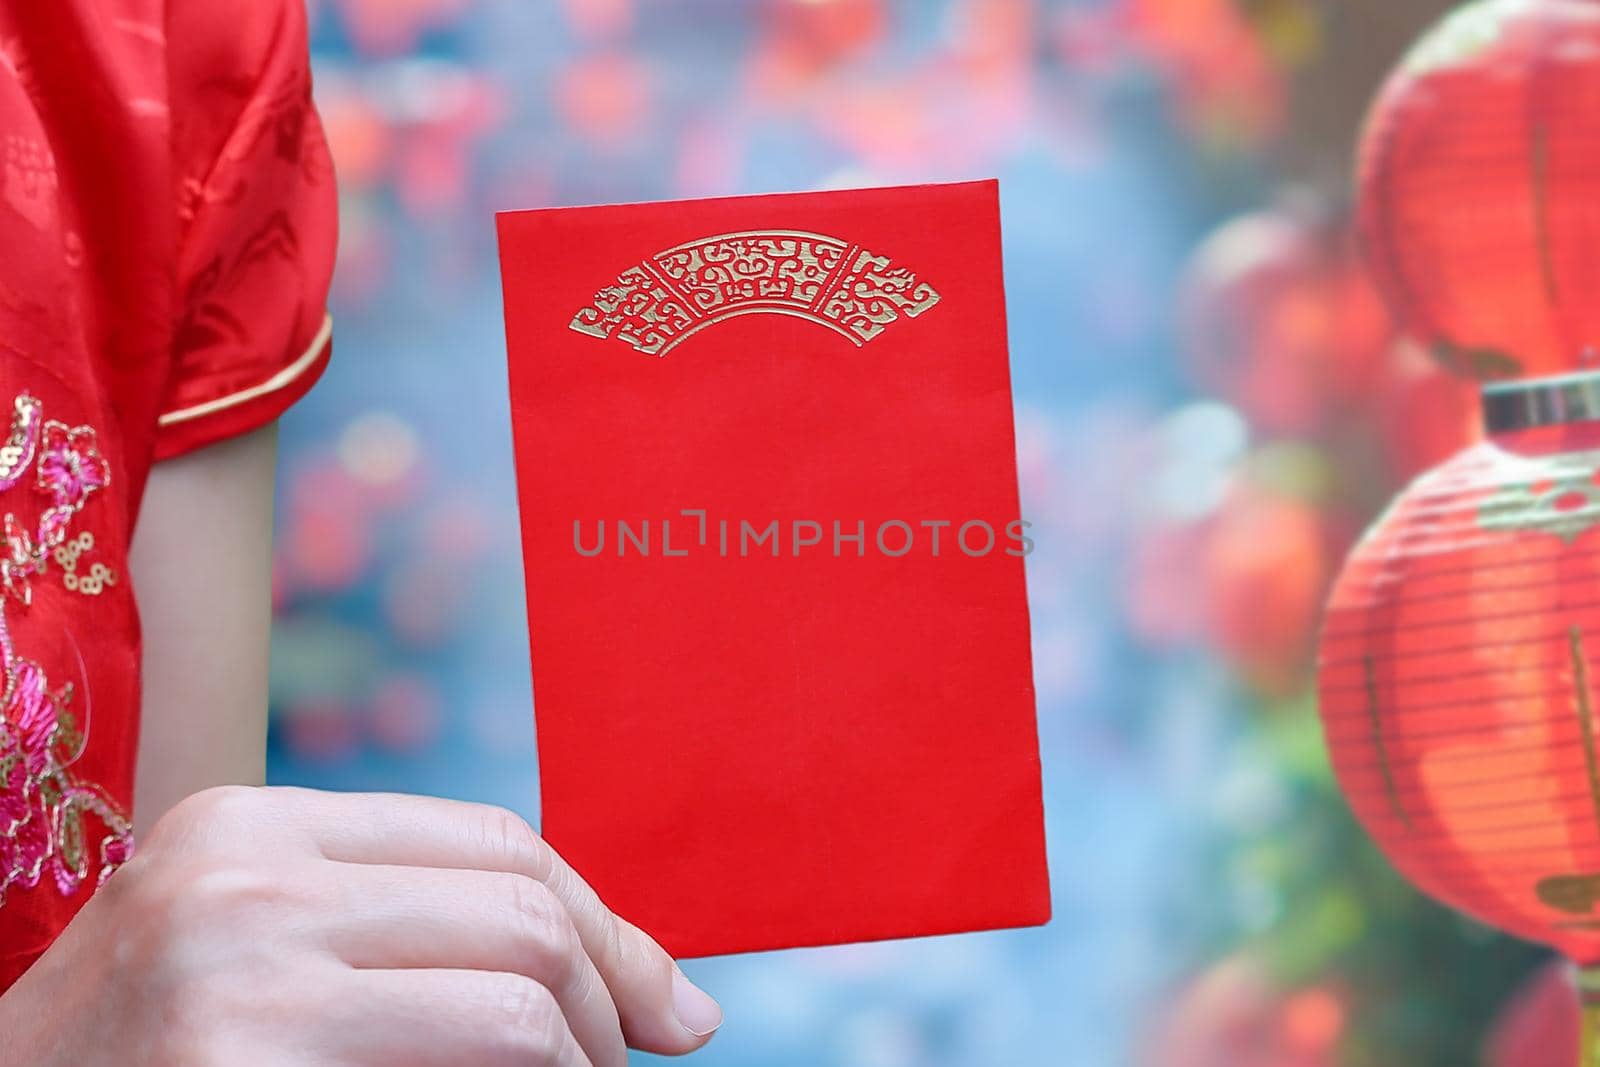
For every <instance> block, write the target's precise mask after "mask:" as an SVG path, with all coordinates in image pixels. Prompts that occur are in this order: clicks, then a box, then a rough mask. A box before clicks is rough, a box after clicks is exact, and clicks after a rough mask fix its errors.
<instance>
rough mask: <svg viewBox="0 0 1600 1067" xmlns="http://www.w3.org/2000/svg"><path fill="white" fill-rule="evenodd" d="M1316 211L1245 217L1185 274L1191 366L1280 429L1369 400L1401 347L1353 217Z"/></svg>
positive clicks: (1296, 428)
mask: <svg viewBox="0 0 1600 1067" xmlns="http://www.w3.org/2000/svg"><path fill="white" fill-rule="evenodd" d="M1311 214H1312V213H1310V212H1295V211H1286V210H1275V211H1263V212H1257V213H1255V214H1251V215H1245V216H1243V217H1241V218H1237V219H1234V220H1233V221H1231V222H1229V223H1227V224H1226V225H1224V226H1223V227H1221V228H1220V229H1218V230H1217V231H1216V232H1215V233H1213V234H1212V235H1211V236H1210V237H1208V238H1207V239H1206V240H1205V242H1204V243H1202V244H1201V245H1200V248H1199V249H1198V250H1197V251H1196V252H1195V255H1194V258H1193V259H1192V260H1191V262H1190V265H1189V269H1188V273H1187V276H1186V278H1185V283H1184V292H1183V316H1182V319H1183V321H1182V325H1183V334H1184V347H1185V349H1186V352H1187V355H1188V359H1189V364H1190V368H1191V371H1192V373H1193V374H1194V376H1195V378H1196V379H1197V380H1198V382H1199V384H1200V385H1201V386H1202V387H1204V388H1205V389H1206V390H1207V391H1208V392H1211V393H1213V394H1215V395H1217V396H1219V397H1221V398H1223V399H1225V400H1227V401H1228V402H1229V403H1230V404H1233V405H1234V406H1236V407H1238V408H1239V410H1240V411H1242V412H1243V413H1244V414H1245V415H1246V416H1247V417H1248V418H1249V419H1250V421H1251V422H1252V423H1253V424H1255V425H1256V426H1258V427H1260V428H1261V429H1262V430H1264V431H1266V432H1267V433H1269V434H1289V435H1296V436H1298V435H1302V434H1307V433H1315V432H1319V431H1322V430H1325V429H1326V428H1327V426H1328V425H1329V424H1330V423H1333V422H1337V421H1340V418H1341V409H1349V408H1350V407H1352V406H1356V405H1363V406H1364V405H1366V404H1370V402H1371V399H1372V396H1373V394H1374V393H1376V392H1378V391H1379V390H1380V389H1381V379H1382V376H1383V374H1384V373H1385V371H1386V370H1387V364H1388V362H1389V357H1390V353H1391V350H1392V348H1393V346H1394V340H1395V330H1394V325H1393V321H1392V320H1391V318H1390V316H1389V313H1388V312H1387V311H1386V310H1385V308H1384V306H1383V301H1382V299H1381V298H1380V297H1379V295H1378V293H1377V292H1376V290H1375V289H1374V288H1373V286H1372V282H1371V280H1370V278H1369V276H1368V273H1367V271H1366V269H1365V267H1364V265H1363V264H1362V263H1361V260H1360V257H1359V256H1358V255H1357V254H1356V253H1355V248H1354V242H1353V241H1351V240H1350V234H1349V228H1348V227H1347V226H1346V225H1345V224H1344V223H1343V220H1335V219H1334V218H1332V217H1329V218H1328V219H1318V218H1315V217H1311ZM1473 399H1474V403H1475V402H1476V397H1474V398H1473Z"/></svg>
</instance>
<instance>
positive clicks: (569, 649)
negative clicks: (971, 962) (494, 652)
mask: <svg viewBox="0 0 1600 1067" xmlns="http://www.w3.org/2000/svg"><path fill="white" fill-rule="evenodd" d="M997 193H998V187H997V185H996V183H994V182H977V183H968V184H959V185H929V186H917V187H913V188H901V189H871V190H862V191H854V192H828V193H806V194H797V195H783V196H752V197H735V198H728V199H717V200H700V201H690V202H683V203H662V204H633V205H624V206H616V207H594V208H575V209H556V210H547V211H520V212H510V213H505V214H502V215H500V216H499V220H498V221H499V231H500V247H501V266H502V270H503V277H504V286H505V305H506V331H507V337H508V347H509V354H510V374H511V406H512V421H513V426H514V432H515V438H516V454H517V455H516V458H517V472H518V481H519V489H520V499H521V512H522V537H523V553H524V560H525V569H526V576H527V595H528V624H529V631H530V636H531V645H532V658H533V672H534V693H535V703H536V705H537V719H538V740H539V769H540V780H541V791H542V806H543V832H544V835H545V837H546V839H547V840H549V841H550V842H551V844H552V845H554V846H555V847H556V848H557V849H558V850H559V851H560V852H561V853H562V854H563V855H564V856H565V857H566V858H567V859H568V860H569V861H570V862H571V863H572V864H573V865H574V866H575V867H576V868H577V869H578V871H579V872H581V873H582V874H583V875H584V877H585V878H587V879H588V880H589V881H590V883H591V884H592V885H593V886H594V887H595V889H596V890H598V891H599V893H600V895H601V896H602V897H603V898H604V899H605V901H606V902H607V903H608V904H609V905H610V906H611V907H612V908H613V909H615V910H616V911H617V912H618V913H619V914H621V915H623V916H625V917H627V918H629V919H631V920H632V921H634V922H635V923H637V924H638V925H639V926H641V927H642V928H644V929H645V930H646V931H648V932H649V933H651V934H653V935H654V936H655V937H656V938H657V939H658V940H659V941H660V942H661V943H662V944H663V945H664V946H665V947H666V948H667V949H668V950H669V951H671V952H673V953H674V954H676V955H678V956H702V955H712V954H717V953H724V952H739V951H747V950H755V949H771V948H782V947H789V946H797V945H820V944H833V943H840V942H849V941H860V940H872V939H879V938H891V937H907V936H914V935H924V934H942V933H952V932H956V931H964V930H979V929H989V928H996V927H1007V926H1023V925H1032V924H1037V923H1042V922H1044V921H1046V920H1047V919H1048V917H1049V886H1048V880H1047V874H1046V869H1045V850H1044V826H1043V810H1042V803H1041V796H1040V779H1039V752H1038V735H1037V729H1036V725H1035V719H1034V692H1033V684H1032V668H1031V663H1030V653H1029V640H1028V609H1027V600H1026V595H1025V589H1024V581H1023V564H1024V560H1023V558H1022V557H1023V554H1024V553H1025V552H1026V551H1027V548H1028V547H1029V546H1030V545H1031V541H1025V538H1027V529H1026V528H1025V527H1023V526H1022V525H1021V516H1020V514H1019V510H1018V500H1017V474H1016V448H1015V440H1014V434H1013V429H1012V417H1011V390H1010V377H1009V370H1008V366H1007V356H1006V326H1005V299H1004V297H1005V294H1004V287H1003V282H1002V278H1001V263H1000V225H999V206H998V195H997ZM836 524H837V525H836ZM986 531H987V533H986ZM936 539H937V540H936Z"/></svg>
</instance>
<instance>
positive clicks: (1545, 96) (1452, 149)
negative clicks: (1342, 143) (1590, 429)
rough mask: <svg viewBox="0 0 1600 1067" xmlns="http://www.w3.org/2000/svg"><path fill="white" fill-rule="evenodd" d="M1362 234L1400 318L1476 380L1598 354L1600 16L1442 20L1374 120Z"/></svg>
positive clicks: (1588, 8) (1583, 361)
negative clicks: (1596, 350)
mask: <svg viewBox="0 0 1600 1067" xmlns="http://www.w3.org/2000/svg"><path fill="white" fill-rule="evenodd" d="M1360 185H1361V189H1360V196H1361V211H1360V213H1361V229H1362V233H1363V236H1364V240H1365V244H1366V247H1367V252H1368V258H1369V259H1370V261H1371V263H1372V266H1373V268H1374V271H1375V273H1376V277H1377V279H1378V282H1379V284H1380V286H1381V288H1382V289H1383V290H1384V292H1385V294H1386V295H1387V296H1388V298H1389V300H1390V303H1391V304H1392V305H1393V307H1394V309H1395V311H1396V313H1397V315H1398V316H1399V317H1400V318H1401V319H1402V321H1403V322H1404V323H1405V325H1406V326H1407V328H1408V329H1409V330H1410V331H1411V332H1412V333H1413V334H1414V335H1415V336H1417V338H1418V339H1419V340H1422V341H1424V342H1425V343H1427V344H1428V345H1429V346H1430V347H1431V348H1432V350H1433V351H1434V352H1435V354H1436V355H1438V356H1439V357H1440V358H1441V359H1443V360H1444V361H1446V362H1447V363H1449V364H1451V365H1453V366H1456V367H1458V368H1460V369H1462V370H1464V371H1465V372H1467V373H1470V374H1472V375H1473V376H1475V377H1479V378H1485V379H1488V378H1507V377H1519V376H1540V375H1548V374H1559V373H1563V372H1567V371H1572V370H1576V369H1580V368H1581V367H1585V366H1589V365H1591V364H1594V363H1595V359H1594V350H1595V349H1596V348H1600V2H1595V0H1480V2H1477V3H1473V4H1469V5H1467V6H1466V7H1463V8H1461V9H1460V10H1459V11H1457V12H1456V13H1454V14H1452V15H1451V16H1449V17H1448V18H1446V19H1445V20H1444V21H1443V22H1442V23H1441V24H1440V25H1439V27H1438V28H1437V29H1435V30H1434V31H1433V32H1432V33H1430V34H1429V35H1428V36H1427V37H1425V38H1424V39H1423V40H1422V41H1421V42H1420V43H1419V44H1418V45H1417V46H1416V48H1415V49H1414V50H1413V51H1412V53H1411V55H1410V56H1409V58H1408V59H1407V60H1406V61H1405V62H1404V63H1403V64H1402V65H1401V67H1400V68H1399V69H1398V70H1397V71H1396V73H1395V74H1394V76H1393V77H1392V78H1391V80H1390V82H1389V84H1388V85H1387V87H1386V88H1385V89H1384V91H1383V93H1382V95H1381V96H1380V97H1379V99H1378V102H1377V105H1376V107H1375V109H1374V111H1373V113H1372V116H1371V118H1370V120H1369V124H1368V128H1367V132H1366V136H1365V142H1364V145H1363V149H1362V160H1361V170H1360Z"/></svg>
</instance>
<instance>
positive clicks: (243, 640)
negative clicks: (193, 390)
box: [128, 425, 277, 834]
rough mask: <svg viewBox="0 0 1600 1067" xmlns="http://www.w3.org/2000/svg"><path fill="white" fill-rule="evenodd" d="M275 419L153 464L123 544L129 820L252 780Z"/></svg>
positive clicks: (258, 757)
mask: <svg viewBox="0 0 1600 1067" xmlns="http://www.w3.org/2000/svg"><path fill="white" fill-rule="evenodd" d="M276 462H277V427H276V425H271V426H267V427H265V428H263V429H261V430H257V431H255V432H254V433H250V434H246V435H244V436H242V437H237V438H233V439H231V440H228V441H225V442H223V443H221V444H218V445H213V446H212V447H210V448H206V449H203V450H201V451H199V452H195V453H192V454H190V455H187V456H182V457H179V458H177V459H174V460H169V461H167V462H165V463H158V464H156V466H155V467H154V469H153V470H152V471H151V473H150V482H149V485H148V487H147V488H146V490H145V496H144V504H143V507H142V509H141V518H140V520H139V526H138V529H137V530H136V531H135V533H134V538H133V546H132V548H131V551H130V553H129V561H128V565H129V568H130V569H131V570H132V572H133V582H134V591H135V593H136V595H137V596H138V599H139V616H140V620H141V624H142V627H143V630H144V703H143V719H142V724H141V727H140V742H139V770H138V779H137V786H136V789H135V794H134V821H135V824H136V827H137V830H138V831H139V832H140V833H141V834H142V833H143V832H144V831H146V830H148V829H149V828H150V827H151V826H153V825H154V824H155V822H156V820H157V819H159V818H160V817H161V816H162V815H164V814H165V813H166V812H167V811H168V810H169V809H170V808H172V807H173V805H175V804H177V803H178V801H180V800H182V799H183V798H184V797H186V796H189V795H190V794H192V793H198V792H199V791H200V790H202V789H206V788H208V787H210V786H214V785H260V784H261V783H262V782H263V781H264V780H265V779H264V774H265V761H266V742H267V647H268V634H269V630H270V627H271V621H272V619H271V611H272V605H271V601H272V496H273V483H274V472H275V469H276Z"/></svg>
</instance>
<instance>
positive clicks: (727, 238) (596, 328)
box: [572, 230, 939, 356]
mask: <svg viewBox="0 0 1600 1067" xmlns="http://www.w3.org/2000/svg"><path fill="white" fill-rule="evenodd" d="M938 302H939V292H938V290H936V289H934V287H933V286H931V285H929V284H928V283H927V282H924V281H921V280H920V279H918V277H917V276H916V274H915V273H913V272H912V271H911V270H909V269H907V268H905V267H898V266H895V265H894V263H893V261H891V260H890V259H889V258H887V257H885V256H880V255H877V254H876V253H873V252H869V251H867V250H866V249H864V248H862V247H861V246H860V245H857V244H852V243H850V242H849V241H841V240H839V239H838V238H836V237H826V236H823V235H822V234H817V233H801V232H795V231H786V230H774V231H763V232H758V233H726V234H721V235H719V236H716V237H706V238H702V239H700V240H698V241H690V242H688V243H687V244H681V245H678V246H677V247H676V248H669V249H667V250H666V251H665V252H658V253H656V254H655V255H654V256H651V257H650V259H649V260H647V261H646V262H644V263H642V264H640V265H639V266H636V267H632V268H629V269H628V270H625V271H623V272H622V273H621V274H620V275H618V276H617V280H616V282H615V283H614V284H612V285H608V286H606V287H605V288H604V289H601V290H600V291H599V292H598V293H596V294H595V297H594V303H593V305H591V306H590V307H586V308H584V309H583V310H582V311H580V312H578V314H577V315H576V316H575V317H574V318H573V320H572V329H574V330H576V331H578V332H579V333H586V334H589V335H590V336H592V337H600V338H609V337H615V338H617V339H619V340H622V341H626V342H627V343H628V344H630V345H632V346H633V347H634V348H636V349H638V350H639V351H640V352H643V353H645V354H646V355H652V356H664V355H666V354H667V353H668V352H670V351H671V350H672V349H673V348H675V347H676V346H677V345H679V344H681V343H682V342H683V341H684V339H686V338H687V337H689V336H690V335H692V334H694V333H696V332H698V331H699V330H702V329H704V328H705V327H707V326H710V325H712V324H714V323H718V322H722V321H724V320H726V319H730V318H733V317H734V316H736V315H757V314H772V315H792V316H796V317H798V318H802V319H805V320H806V321H808V322H814V323H816V324H817V325H819V326H825V327H827V328H828V329H830V330H833V331H834V332H836V333H839V334H841V335H842V336H844V337H846V338H848V339H849V340H850V341H851V342H852V343H854V344H855V345H856V346H858V347H859V346H861V345H864V344H866V343H867V342H868V341H871V340H872V339H874V338H875V337H877V336H878V335H879V334H881V333H883V332H884V330H886V329H888V328H889V327H890V326H891V325H893V324H894V323H895V322H897V321H898V320H900V319H902V318H909V319H914V318H916V317H917V316H918V315H921V314H922V313H923V312H924V311H927V310H928V309H929V308H931V307H933V306H934V305H935V304H937V303H938Z"/></svg>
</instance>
